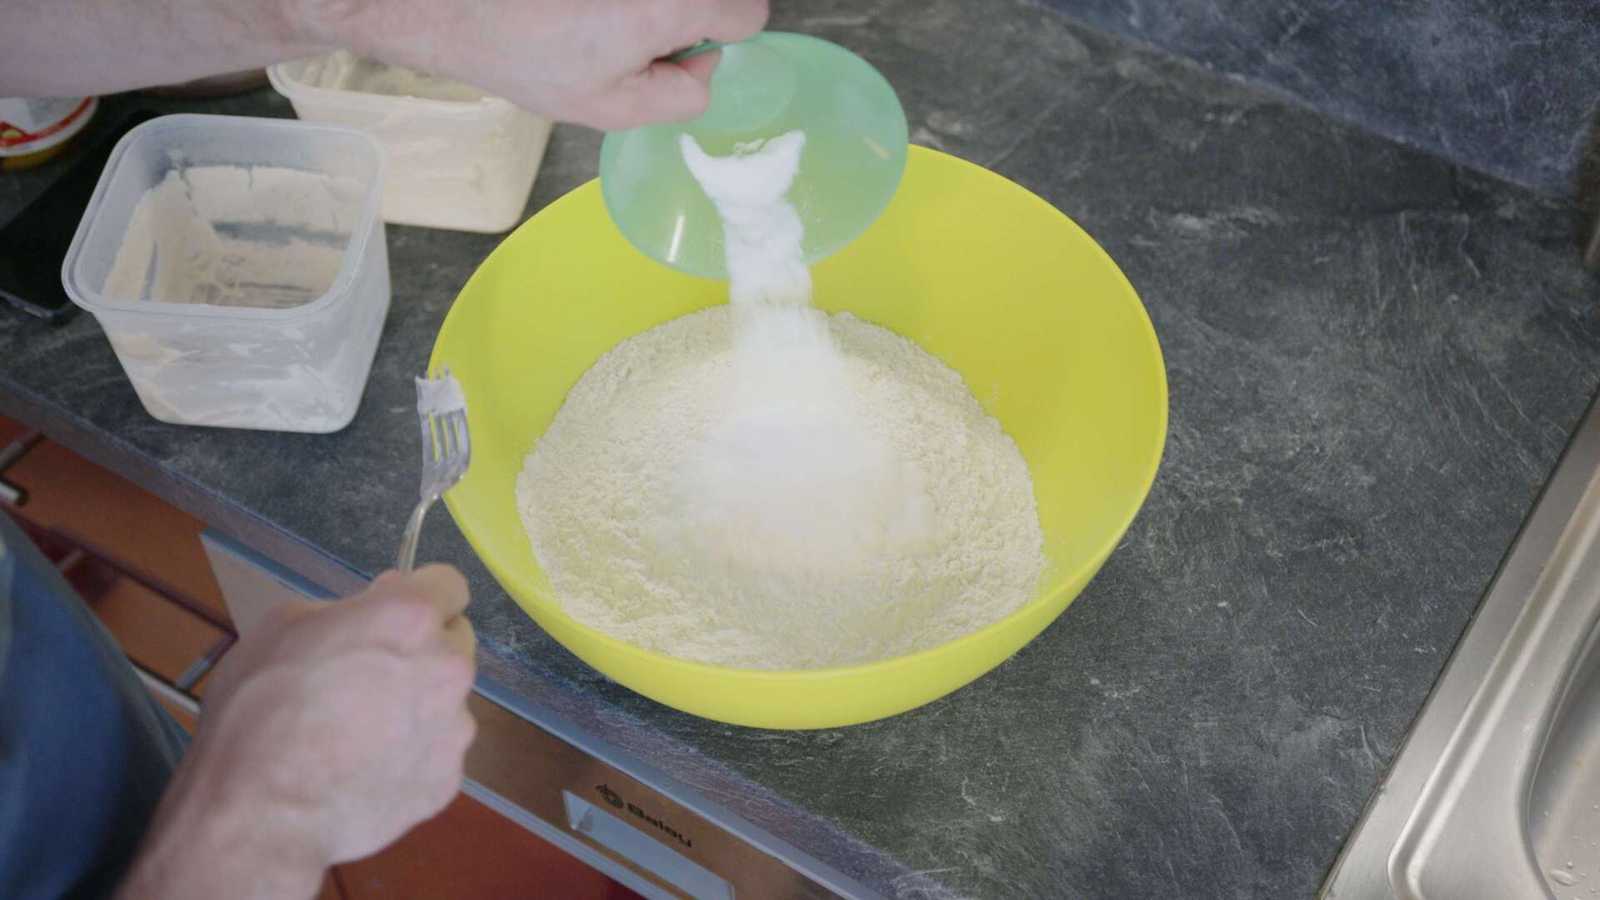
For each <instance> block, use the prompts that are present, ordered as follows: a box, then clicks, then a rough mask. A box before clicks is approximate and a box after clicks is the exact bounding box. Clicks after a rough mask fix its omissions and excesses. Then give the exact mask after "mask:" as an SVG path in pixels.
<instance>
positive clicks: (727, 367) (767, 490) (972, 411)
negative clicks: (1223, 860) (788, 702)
mask: <svg viewBox="0 0 1600 900" xmlns="http://www.w3.org/2000/svg"><path fill="white" fill-rule="evenodd" d="M680 141H681V149H682V152H683V157H684V161H685V163H686V164H687V166H688V168H689V170H690V172H691V173H692V174H693V176H694V178H695V180H696V181H697V182H699V184H700V185H701V187H702V189H704V191H705V192H706V194H707V196H709V197H710V198H711V200H712V202H713V204H714V206H715V207H716V210H717V212H718V214H719V215H720V216H721V218H722V222H723V232H724V238H725V246H726V253H727V268H728V273H729V277H730V285H729V297H730V301H731V302H730V304H728V305H726V306H717V307H712V308H710V309H706V310H702V311H700V312H696V313H692V314H690V315H687V316H684V317H682V318H679V319H676V320H673V321H671V322H667V323H666V324H663V325H660V326H658V327H656V328H653V329H651V330H649V331H646V332H644V333H642V334H639V335H636V336H635V337H633V338H630V339H629V340H626V341H623V342H622V343H621V344H619V345H617V346H616V347H615V348H613V349H612V350H611V351H610V352H609V353H607V354H606V355H605V356H604V357H602V358H601V359H600V360H599V362H597V363H596V364H595V365H594V366H593V367H592V368H591V369H590V370H589V371H588V372H586V373H585V374H584V376H583V377H582V378H581V379H580V380H579V381H578V383H577V385H575V386H574V387H573V389H572V391H571V392H570V393H569V394H568V396H567V399H566V401H565V403H564V404H563V406H562V408H561V409H560V411H559V412H558V413H557V414H556V416H555V419H554V421H552V423H551V424H550V426H549V428H548V429H547V430H546V432H545V433H544V434H543V436H541V437H540V438H539V440H538V441H537V443H536V444H535V445H534V447H533V449H532V451H531V452H530V453H529V454H528V457H527V459H526V461H525V464H524V468H523V471H522V473H521V474H520V476H519V477H518V479H517V488H516V491H517V502H518V507H519V510H520V512H521V516H522V520H523V523H524V525H525V527H526V529H527V531H528V536H529V538H530V540H531V541H532V545H533V550H534V553H535V555H536V557H537V558H538V560H539V563H540V565H541V566H542V567H543V569H544V571H545V572H546V574H547V575H548V577H549V579H550V583H551V586H552V588H553V589H554V592H555V595H556V598H557V600H558V601H559V603H560V604H561V606H562V608H563V609H564V610H565V611H566V612H567V613H568V614H569V615H572V616H573V617H574V618H576V619H577V620H579V621H580V622H583V623H584V624H587V625H589V626H592V627H595V628H598V629H600V630H602V631H604V632H606V633H608V634H611V635H613V636H615V637H617V638H619V639H622V640H624V641H628V642H631V643H634V644H637V645H639V646H642V647H645V648H647V649H651V650H655V651H658V652H661V653H664V654H668V655H671V656H677V657H681V658H685V659H690V660H695V661H699V662H705V663H713V664H719V665H727V666H734V667H740V668H755V669H808V668H821V667H831V666H841V665H850V664H858V663H867V662H872V661H875V660H879V659H884V658H888V657H892V656H897V655H902V654H905V653H910V652H915V651H917V650H923V649H927V648H930V647H933V646H936V645H938V644H941V643H944V642H946V641H949V640H951V639H954V638H956V637H959V636H961V635H963V634H966V633H969V632H971V631H974V630H977V629H979V628H982V627H984V626H985V625H988V624H990V623H992V622H995V621H997V620H999V619H1001V618H1003V617H1004V616H1006V615H1007V614H1009V613H1011V612H1013V611H1014V610H1016V609H1017V608H1019V607H1020V606H1022V605H1023V604H1024V603H1026V602H1027V601H1028V600H1029V599H1031V598H1032V596H1033V594H1034V591H1035V588H1036V586H1037V582H1038V580H1039V578H1040V576H1041V574H1042V573H1043V571H1044V568H1045V558H1044V553H1043V535H1042V532H1041V529H1040V526H1039V519H1038V513H1037V510H1036V507H1035V504H1034V499H1033V490H1032V482H1031V479H1030V477H1029V473H1028V468H1027V464H1026V463H1025V462H1024V461H1023V459H1022V456H1021V454H1020V453H1019V452H1018V450H1017V447H1016V444H1015V443H1014V442H1013V441H1012V440H1011V438H1010V437H1009V436H1007V435H1006V434H1005V433H1004V431H1002V430H1001V428H1000V425H999V423H998V422H997V421H996V420H995V419H994V418H993V417H991V416H989V415H988V414H987V413H985V412H984V410H983V409H982V407H981V406H979V404H978V402H977V401H976V399H975V398H974V397H973V396H972V394H971V392H970V391H969V390H968V389H967V387H966V385H965V384H964V383H963V381H962V379H961V377H960V376H959V375H958V374H956V373H955V372H954V371H953V370H951V369H950V368H949V367H947V366H945V365H944V364H943V363H942V362H940V361H939V360H938V359H936V358H935V357H933V356H932V355H930V354H928V353H926V352H925V351H923V350H922V349H920V348H919V347H917V346H916V345H915V344H913V343H912V342H910V341H908V340H906V339H905V338H902V337H899V336H898V335H895V334H893V333H892V332H889V331H887V330H886V329H883V328H880V327H878V326H876V325H873V324H870V323H868V322H865V321H863V320H861V319H858V318H856V317H854V316H852V315H850V314H848V313H841V314H837V315H834V316H831V317H830V316H828V315H826V314H824V313H822V312H821V311H819V310H817V309H815V308H813V307H812V306H811V304H810V301H811V277H810V272H809V270H808V269H807V267H806V265H805V262H804V258H803V255H802V253H801V246H802V238H803V236H804V226H803V223H802V220H801V218H800V216H799V214H798V213H797V211H796V210H795V208H794V206H793V205H792V204H791V203H790V202H789V201H788V199H787V198H786V195H787V194H788V192H789V189H790V186H791V184H792V183H793V181H794V179H795V176H796V173H797V172H798V171H799V168H800V163H801V159H802V155H803V153H804V150H805V144H806V136H805V133H804V132H802V131H790V132H788V133H786V134H783V135H781V136H778V137H774V138H771V139H768V140H765V141H755V142H751V143H749V144H743V145H739V146H738V147H736V148H735V151H734V153H732V154H730V155H728V156H723V157H715V156H710V155H708V154H706V153H705V152H704V151H703V150H702V149H701V147H700V146H699V145H698V144H697V143H696V142H695V141H694V139H693V138H692V137H690V136H688V135H683V136H682V137H681V138H680Z"/></svg>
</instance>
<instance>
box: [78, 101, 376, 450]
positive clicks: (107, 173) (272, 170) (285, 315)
mask: <svg viewBox="0 0 1600 900" xmlns="http://www.w3.org/2000/svg"><path fill="white" fill-rule="evenodd" d="M382 180H383V153H382V151H381V150H380V149H379V147H378V145H377V143H376V142H375V141H373V139H372V138H371V137H370V136H368V135H366V134H363V133H362V132H360V131H356V130H354V129H348V128H337V127H332V126H327V125H311V124H307V123H305V122H296V121H294V120H289V119H255V118H244V117H237V116H207V115H188V114H185V115H173V116H163V117H161V118H158V119H152V120H150V121H149V122H146V123H144V124H142V125H140V126H138V127H136V128H134V129H132V130H131V131H129V132H128V133H127V134H126V135H125V136H124V137H123V138H122V140H120V141H118V143H117V145H116V147H115V148H114V149H113V150H112V152H111V156H110V158H109V159H108V160H107V162H106V167H105V170H104V171H103V172H101V175H100V183H99V185H98V186H97V187H96V188H95V192H94V195H93V197H91V198H90V201H89V206H88V208H87V209H86V210H85V211H84V214H83V219H82V221H81V222H80V223H79V224H78V231H77V234H76V235H75V236H74V237H73V240H72V245H71V247H70V248H69V249H68V251H67V256H66V259H65V261H64V262H63V264H62V270H61V278H62V283H63V285H64V287H65V288H66V291H67V295H68V296H70V297H71V298H72V300H73V302H75V303H77V304H78V305H79V306H81V307H83V308H84V309H87V310H88V311H89V312H91V313H93V314H94V316H95V318H96V319H98V320H99V322H100V325H101V327H102V328H103V329H104V330H105V333H106V337H107V338H109V339H110V341H111V346H112V347H113V349H115V350H116V353H117V357H118V359H119V360H120V361H121V362H122V367H123V369H124V370H125V371H126V372H127V373H128V380H129V381H131V382H133V387H134V389H135V390H136V391H137V392H138V394H139V399H140V401H142V402H143V403H144V407H145V409H146V410H148V411H149V413H150V414H151V415H152V416H155V417H156V418H157V419H160V420H162V421H164V422H172V423H175V424H182V425H213V426H221V427H228V428H256V429H266V430H273V431H303V432H331V431H337V430H339V429H340V428H343V427H344V426H345V425H347V424H349V422H350V420H351V418H352V417H354V416H355V413H356V407H357V406H358V405H359V404H360V401H361V394H362V391H363V389H364V388H365V386H366V381H367V374H368V372H369V371H370V369H371V367H372V358H373V354H374V353H375V352H376V349H377V345H378V335H379V333H380V332H381V331H382V330H383V321H384V318H385V316H386V315H387V313H388V310H389V257H388V249H387V245H386V244H385V240H384V229H383V220H382V218H381V217H380V216H379V215H378V204H379V194H380V186H381V184H382ZM164 184H165V186H166V188H168V189H170V190H164V191H163V192H162V193H161V194H160V195H159V196H158V198H157V199H160V200H162V201H163V203H165V205H164V206H161V207H159V210H160V212H161V216H160V217H159V218H156V217H154V216H153V215H152V211H154V210H156V209H157V208H158V207H157V205H156V204H154V203H151V204H145V205H141V200H143V199H144V197H145V195H146V193H147V192H150V191H151V190H152V189H153V188H157V187H158V186H162V185H164ZM141 210H143V212H141ZM136 220H138V221H136ZM153 223H154V224H159V226H160V227H152V224H153ZM125 243H126V244H127V248H126V250H124V244H125ZM308 247H309V248H310V250H309V251H308V250H307V248H308ZM308 252H309V253H312V254H313V255H312V256H307V253H308ZM162 253H166V254H167V258H166V262H165V263H163V262H162V259H161V254H162ZM194 259H200V260H201V265H199V267H198V268H196V267H195V266H194V265H192V263H191V261H192V260H194ZM241 259H243V260H244V261H245V264H244V265H241V263H240V260H241ZM307 259H315V260H316V261H317V262H318V263H319V265H317V266H304V265H302V264H301V263H303V262H304V261H306V260H307ZM174 260H182V262H180V263H174V262H173V261H174ZM166 264H173V265H189V266H190V268H189V269H187V270H186V271H191V272H193V271H200V272H203V273H205V274H204V278H205V279H206V280H205V281H204V283H203V285H202V287H200V288H194V287H192V286H185V287H182V288H178V287H174V286H173V284H174V283H175V282H174V281H173V280H172V279H171V278H167V277H164V275H163V273H164V272H165V270H163V269H162V268H161V266H162V265H166ZM306 269H314V270H315V271H313V272H312V273H311V274H307V272H306V271H303V270H306ZM114 270H116V271H115V272H114ZM130 273H134V274H132V275H130ZM108 283H109V284H110V286H111V287H110V289H109V290H108ZM182 283H183V284H185V285H187V284H188V283H187V282H182ZM164 290H165V291H168V292H176V291H179V290H185V291H189V292H190V293H191V294H195V295H193V296H181V297H180V296H165V297H164V296H161V292H162V291H164ZM199 295H204V296H199Z"/></svg>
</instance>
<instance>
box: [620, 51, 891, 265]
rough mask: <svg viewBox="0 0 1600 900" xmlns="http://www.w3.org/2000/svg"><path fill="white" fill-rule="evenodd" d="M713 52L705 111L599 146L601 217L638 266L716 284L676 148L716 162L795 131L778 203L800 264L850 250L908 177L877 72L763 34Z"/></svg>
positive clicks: (709, 225) (716, 248)
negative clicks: (790, 215)
mask: <svg viewBox="0 0 1600 900" xmlns="http://www.w3.org/2000/svg"><path fill="white" fill-rule="evenodd" d="M708 49H709V48H708ZM699 50H700V48H696V49H695V50H694V51H690V52H698V51H699ZM721 50H722V61H721V62H720V63H718V65H717V69H716V72H715V74H713V75H712V77H711V105H710V108H708V109H707V110H706V112H705V114H704V115H702V116H701V117H700V118H698V119H695V120H693V121H690V122H673V123H666V124H661V125H646V126H644V127H642V128H634V129H631V130H629V131H614V132H611V133H609V134H607V135H606V137H605V141H604V142H603V143H602V144H601V145H600V186H601V192H602V194H603V195H604V196H605V201H606V208H607V209H608V210H609V211H610V212H611V219H612V221H614V222H615V223H616V224H617V228H618V229H620V230H621V231H622V233H623V235H624V236H626V237H627V238H628V240H629V241H630V242H632V243H633V245H634V246H635V247H637V248H639V249H640V250H641V251H643V252H644V253H645V254H646V255H647V256H650V257H653V258H654V259H656V260H659V261H660V262H663V263H665V264H667V265H669V266H672V267H673V268H675V269H680V270H682V271H684V272H688V273H690V274H692V275H700V276H704V277H707V278H726V277H727V266H726V265H725V264H724V259H723V252H724V251H723V239H722V220H721V218H719V217H718V215H717V211H716V208H715V207H713V206H712V205H711V200H710V198H708V197H707V196H706V195H705V192H704V191H702V190H701V189H700V185H699V184H698V183H697V182H696V181H695V180H694V176H693V175H691V174H689V169H688V166H686V165H685V164H684V161H683V151H682V148H681V146H680V144H679V136H680V135H683V134H688V135H691V136H693V137H694V138H695V140H697V141H698V142H699V143H700V146H701V148H702V149H704V150H705V151H706V152H707V153H709V154H711V155H713V156H722V155H726V154H729V153H732V152H734V150H735V148H736V147H737V146H738V145H739V144H743V143H748V142H751V141H759V140H765V139H768V138H774V137H777V136H779V135H781V134H785V133H787V132H789V131H794V130H800V131H804V132H805V134H806V143H805V150H804V153H803V154H802V156H801V158H800V171H799V173H798V174H797V175H796V176H795V180H794V185H793V186H792V187H791V188H790V189H789V194H788V198H789V202H790V203H793V204H794V206H795V209H796V210H797V211H798V212H799V214H800V218H801V221H802V222H804V223H805V240H804V243H803V246H802V249H803V250H804V252H805V257H806V261H807V262H816V261H817V260H820V259H822V258H824V257H826V256H828V255H829V254H831V253H833V252H834V251H836V250H838V249H839V248H841V247H843V246H844V245H845V244H848V243H850V241H852V240H854V239H855V238H856V237H857V236H858V235H860V234H861V232H863V231H865V230H866V229H867V226H868V225H871V224H872V222H873V220H875V219H877V217H878V214H879V213H881V212H883V208H884V207H885V206H888V205H889V199H890V198H891V197H893V196H894V191H895V188H896V187H897V186H898V185H899V184H900V175H901V173H902V172H904V171H905V166H906V114H905V110H903V109H902V108H901V107H900V99H899V98H898V97H896V96H895V93H894V89H893V88H891V87H890V86H889V82H887V81H885V80H884V78H883V76H882V75H880V74H879V73H878V70H877V69H874V68H873V67H872V66H871V65H869V64H868V63H867V61H866V60H864V59H862V58H861V57H859V56H857V55H855V54H854V53H851V52H850V51H849V50H846V49H844V48H843V47H840V46H839V45H838V44H834V43H830V42H828V41H825V40H822V39H821V38H814V37H810V36H808V35H803V34H788V33H784V32H776V31H768V32H762V33H761V34H758V35H756V36H754V37H752V38H749V39H747V40H743V41H740V42H738V43H735V44H727V45H724V46H723V47H722V48H721Z"/></svg>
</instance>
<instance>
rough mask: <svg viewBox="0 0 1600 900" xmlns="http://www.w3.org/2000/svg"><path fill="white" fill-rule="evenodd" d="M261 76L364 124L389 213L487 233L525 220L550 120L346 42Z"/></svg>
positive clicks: (298, 107)
mask: <svg viewBox="0 0 1600 900" xmlns="http://www.w3.org/2000/svg"><path fill="white" fill-rule="evenodd" d="M267 77H268V78H269V79H271V81H272V86H273V87H274V88H275V89H277V91H278V93H280V94H282V95H284V96H285V97H288V98H289V102H290V103H292V104H294V111H295V114H296V115H298V116H299V117H300V118H302V119H305V120H307V121H313V122H334V123H337V124H340V125H349V126H351V127H354V128H360V129H361V130H363V131H366V132H368V133H369V134H371V135H372V136H373V137H376V138H377V139H378V142H379V143H380V144H382V145H383V148H384V150H385V152H387V153H388V164H389V165H388V174H387V176H386V178H385V181H384V188H383V217H384V219H385V220H386V221H389V222H394V223H397V224H404V225H423V226H427V227H430V228H451V229H455V230H458V231H481V232H489V233H495V232H501V231H505V230H507V229H509V228H511V227H512V226H514V225H516V224H517V223H518V222H520V221H521V219H522V211H523V209H524V207H526V206H527V203H528V194H529V192H530V191H531V190H532V189H533V179H534V176H535V175H537V174H538V172H539V163H540V162H541V161H542V160H543V158H544V150H545V145H546V144H547V143H548V141H549V139H550V122H549V121H547V120H545V119H541V118H539V117H537V116H535V115H533V114H532V113H529V112H526V111H524V110H522V109H520V108H518V107H516V106H514V105H513V104H511V103H510V102H508V101H506V100H503V99H501V98H499V97H491V96H486V95H484V94H482V93H481V92H479V91H477V90H476V89H474V88H471V87H468V86H467V85H463V84H460V83H459V82H450V81H445V80H443V79H438V78H434V77H431V76H425V75H417V74H416V73H413V72H411V71H409V70H407V69H401V68H397V67H387V66H382V65H380V64H377V63H373V62H370V61H368V60H364V59H361V58H359V57H356V56H353V55H352V54H350V52H349V51H345V50H340V51H338V52H336V53H332V54H329V55H327V56H319V57H316V58H313V59H303V60H296V61H294V62H287V63H280V64H278V65H275V66H272V67H270V68H269V69H267ZM407 92H414V93H417V94H422V95H423V96H411V95H408V93H407Z"/></svg>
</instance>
